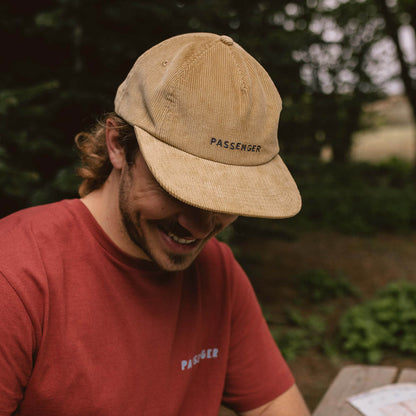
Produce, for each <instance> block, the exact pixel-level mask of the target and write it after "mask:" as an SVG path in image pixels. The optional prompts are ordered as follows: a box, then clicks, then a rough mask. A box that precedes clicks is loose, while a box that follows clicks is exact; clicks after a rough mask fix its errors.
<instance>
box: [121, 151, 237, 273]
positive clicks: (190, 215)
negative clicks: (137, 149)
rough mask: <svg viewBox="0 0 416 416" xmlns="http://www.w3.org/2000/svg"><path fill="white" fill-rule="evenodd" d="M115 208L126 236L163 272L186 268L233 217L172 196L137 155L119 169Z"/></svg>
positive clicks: (234, 217)
mask: <svg viewBox="0 0 416 416" xmlns="http://www.w3.org/2000/svg"><path fill="white" fill-rule="evenodd" d="M195 191H196V192H197V191H198V190H197V189H196V190H195ZM119 209H120V214H121V222H122V224H121V226H122V227H123V228H124V230H123V231H124V232H125V233H127V236H128V238H129V239H130V240H131V241H132V242H133V243H134V244H135V245H136V246H137V247H138V248H140V250H141V251H143V252H144V254H145V255H146V256H147V257H148V258H149V259H150V260H152V261H153V262H155V263H156V264H157V265H158V266H159V267H160V268H161V269H163V270H167V271H177V270H183V269H186V268H187V267H188V266H189V265H190V264H191V263H192V262H193V260H195V258H196V257H197V255H198V254H199V252H200V251H201V250H202V248H203V247H204V245H205V244H206V243H207V241H208V240H209V239H210V238H211V237H213V236H214V235H215V234H217V233H218V232H219V231H221V230H222V229H224V228H225V227H226V226H227V225H229V224H231V223H232V222H233V221H234V220H235V219H236V218H237V216H236V215H229V214H219V213H214V212H209V211H204V210H201V209H199V208H195V207H192V206H190V205H187V204H184V203H182V202H180V201H178V200H177V199H175V198H173V197H172V196H170V195H169V194H168V193H167V192H166V191H164V190H163V189H162V188H161V187H160V185H159V184H158V183H157V182H156V180H155V179H154V177H153V175H152V174H151V173H150V171H149V169H148V167H147V165H146V163H145V161H144V159H143V157H142V156H141V154H139V155H138V156H137V158H136V162H135V163H134V165H132V166H127V165H126V166H125V168H124V169H123V170H122V171H121V177H120V186H119Z"/></svg>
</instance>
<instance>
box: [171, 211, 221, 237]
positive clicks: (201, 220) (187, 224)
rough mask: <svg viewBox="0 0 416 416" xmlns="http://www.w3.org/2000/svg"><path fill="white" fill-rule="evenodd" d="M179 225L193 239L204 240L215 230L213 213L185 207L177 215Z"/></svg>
mask: <svg viewBox="0 0 416 416" xmlns="http://www.w3.org/2000/svg"><path fill="white" fill-rule="evenodd" d="M178 222H179V224H180V225H181V226H182V227H184V228H185V229H187V230H188V231H189V232H190V233H191V234H192V237H193V238H197V239H200V240H202V239H204V238H206V237H208V236H209V235H210V234H211V233H212V232H213V231H214V230H215V231H217V230H216V226H217V224H216V220H215V213H214V212H211V211H205V210H203V209H200V208H196V207H192V206H190V205H185V206H184V209H182V210H181V212H180V213H179V215H178Z"/></svg>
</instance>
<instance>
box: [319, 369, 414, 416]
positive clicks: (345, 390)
mask: <svg viewBox="0 0 416 416" xmlns="http://www.w3.org/2000/svg"><path fill="white" fill-rule="evenodd" d="M410 382H416V369H406V368H405V369H399V368H397V367H386V366H365V365H351V366H347V367H344V368H343V369H342V370H341V371H340V372H339V373H338V375H337V376H336V377H335V379H334V381H333V382H332V384H331V385H330V386H329V388H328V390H327V392H326V393H325V395H324V397H323V398H322V400H321V401H320V403H319V404H318V406H317V408H316V410H315V411H314V412H313V416H362V415H361V413H360V412H358V410H356V409H355V408H354V407H352V406H351V405H350V404H349V403H348V402H347V401H346V399H347V398H348V397H350V396H353V395H354V394H358V393H363V392H365V391H367V390H370V389H372V388H375V387H381V386H384V385H386V384H392V383H410Z"/></svg>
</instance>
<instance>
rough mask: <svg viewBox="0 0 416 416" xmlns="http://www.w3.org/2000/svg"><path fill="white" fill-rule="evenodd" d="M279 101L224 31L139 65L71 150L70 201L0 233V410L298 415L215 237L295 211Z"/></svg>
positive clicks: (273, 352) (251, 305)
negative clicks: (76, 159)
mask: <svg viewBox="0 0 416 416" xmlns="http://www.w3.org/2000/svg"><path fill="white" fill-rule="evenodd" d="M280 110H281V101H280V97H279V95H278V92H277V90H276V88H275V86H274V85H273V83H272V81H271V79H270V78H269V76H268V75H267V73H266V72H265V70H264V69H263V68H262V67H261V66H260V65H259V64H258V63H257V62H256V61H255V60H254V59H253V58H252V57H251V56H250V55H248V54H247V53H246V52H245V51H244V50H243V49H242V48H241V47H240V46H239V45H237V44H236V43H235V42H233V40H232V39H231V38H229V37H227V36H218V35H214V34H204V33H196V34H186V35H181V36H177V37H174V38H171V39H168V40H166V41H165V42H162V43H161V44H159V45H157V46H155V47H153V48H152V49H150V50H149V51H147V52H146V53H144V54H143V55H142V56H141V57H140V58H139V59H138V60H137V62H136V63H135V65H134V66H133V68H132V70H131V71H130V73H129V75H128V76H127V78H126V80H125V81H124V82H123V84H122V85H121V86H120V87H119V89H118V91H117V95H116V99H115V113H111V114H109V115H107V116H106V117H105V118H104V122H103V123H101V124H99V125H98V126H97V128H96V129H95V130H94V131H92V132H89V133H81V134H80V135H78V137H77V144H78V147H79V149H80V150H81V158H82V161H83V166H82V167H81V169H80V174H81V176H83V178H84V182H83V184H82V186H81V188H80V194H81V197H82V198H81V199H80V200H78V199H76V200H70V201H68V200H66V201H61V202H58V203H55V204H50V205H46V206H43V207H35V208H30V209H27V210H24V211H21V212H18V213H16V214H13V215H11V216H9V217H7V218H5V219H3V220H2V221H1V223H0V230H1V235H2V238H1V243H0V249H1V253H2V256H1V259H0V291H1V294H2V296H1V299H0V317H1V319H0V415H10V414H16V415H22V416H23V415H31V416H34V415H42V416H52V415H54V416H55V415H60V416H65V415H82V416H85V415H94V416H95V415H124V416H127V415H180V416H182V415H192V416H194V415H216V414H217V413H218V411H219V408H220V405H221V403H223V404H224V405H226V406H227V407H229V408H231V409H234V410H235V411H236V412H239V413H240V414H242V415H260V414H261V415H276V416H307V415H308V414H309V412H308V410H307V409H306V406H305V404H304V402H303V400H302V398H301V395H300V393H299V391H298V389H297V387H296V385H295V384H294V380H293V377H292V375H291V374H290V371H289V369H288V367H287V365H286V364H285V362H284V361H283V359H282V357H281V355H280V353H279V351H278V349H277V347H276V345H275V343H274V342H273V339H272V338H271V336H270V333H269V332H268V329H267V325H266V323H265V321H264V319H263V317H262V314H261V310H260V307H259V305H258V303H257V301H256V298H255V295H254V293H253V290H252V288H251V286H250V284H249V281H248V279H247V277H246V276H245V274H244V273H243V271H242V270H241V268H240V266H239V265H238V264H237V263H236V261H235V260H234V258H233V256H232V254H231V252H230V250H229V249H228V248H227V246H225V245H224V244H222V243H219V242H218V241H217V240H216V239H215V238H213V237H214V235H215V234H216V233H218V232H219V231H221V230H222V229H224V228H225V227H226V226H228V225H229V224H231V223H232V222H233V221H234V220H235V219H236V217H237V216H238V215H246V216H257V217H270V218H284V217H289V216H292V215H295V214H296V213H297V212H298V211H299V209H300V205H301V200H300V196H299V192H298V190H297V187H296V185H295V183H294V181H293V179H292V177H291V176H290V174H289V172H288V171H287V169H286V167H285V165H284V163H283V162H282V160H281V158H280V156H279V154H278V151H279V149H278V143H277V126H278V118H279V113H280Z"/></svg>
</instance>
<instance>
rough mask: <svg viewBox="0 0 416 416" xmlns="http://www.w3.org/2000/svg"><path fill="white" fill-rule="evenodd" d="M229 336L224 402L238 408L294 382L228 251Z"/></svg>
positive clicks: (256, 403) (256, 402)
mask: <svg viewBox="0 0 416 416" xmlns="http://www.w3.org/2000/svg"><path fill="white" fill-rule="evenodd" d="M227 263H228V269H229V270H228V271H227V272H228V273H229V274H230V276H231V291H230V295H231V300H230V301H231V302H232V315H231V319H232V322H231V338H230V350H229V360H228V368H227V376H226V381H225V390H224V396H223V402H224V403H225V404H226V405H228V406H229V407H231V408H233V409H234V410H236V411H238V412H241V411H247V410H250V409H255V408H257V407H259V406H262V405H264V404H266V403H268V402H269V401H271V400H273V399H275V398H276V397H278V396H279V395H281V394H282V393H284V392H285V391H286V390H288V389H289V387H291V386H292V385H293V384H294V379H293V376H292V374H291V372H290V370H289V368H288V366H287V364H286V362H285V361H284V359H283V357H282V355H281V353H280V351H279V349H278V347H277V345H276V343H275V341H274V339H273V338H272V336H271V334H270V331H269V328H268V326H267V323H266V321H265V319H264V317H263V313H262V311H261V308H260V305H259V303H258V301H257V298H256V295H255V293H254V290H253V288H252V286H251V284H250V282H249V280H248V278H247V276H246V274H245V273H244V271H243V270H242V268H241V266H240V265H239V264H238V263H237V261H236V260H235V259H234V257H232V254H231V252H230V254H229V260H228V261H227Z"/></svg>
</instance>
